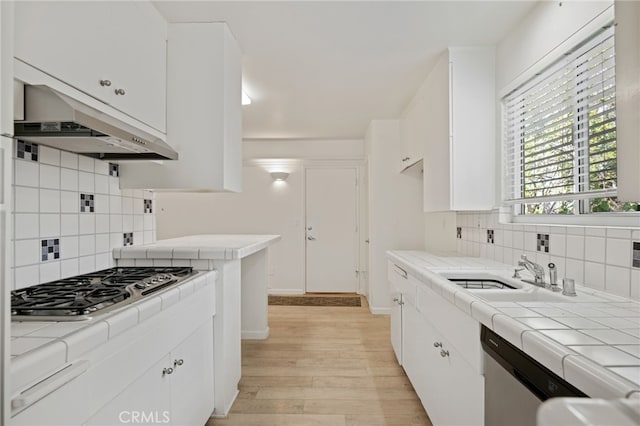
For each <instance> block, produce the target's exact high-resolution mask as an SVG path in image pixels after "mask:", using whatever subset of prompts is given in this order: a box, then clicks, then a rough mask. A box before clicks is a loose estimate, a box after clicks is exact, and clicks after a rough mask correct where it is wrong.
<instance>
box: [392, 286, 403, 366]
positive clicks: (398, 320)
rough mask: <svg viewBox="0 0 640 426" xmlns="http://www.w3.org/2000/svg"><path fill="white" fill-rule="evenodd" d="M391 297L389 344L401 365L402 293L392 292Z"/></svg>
mask: <svg viewBox="0 0 640 426" xmlns="http://www.w3.org/2000/svg"><path fill="white" fill-rule="evenodd" d="M391 297H392V301H391V346H392V347H393V352H395V354H396V359H397V360H398V364H400V365H402V303H403V302H402V294H401V293H398V292H394V293H392V294H391Z"/></svg>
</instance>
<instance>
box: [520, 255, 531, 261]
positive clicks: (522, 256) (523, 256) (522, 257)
mask: <svg viewBox="0 0 640 426" xmlns="http://www.w3.org/2000/svg"><path fill="white" fill-rule="evenodd" d="M520 259H522V260H524V261H525V262H526V261H527V260H529V259H527V255H526V254H524V253H522V254H521V255H520Z"/></svg>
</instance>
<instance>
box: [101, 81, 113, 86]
mask: <svg viewBox="0 0 640 426" xmlns="http://www.w3.org/2000/svg"><path fill="white" fill-rule="evenodd" d="M100 86H102V87H105V86H106V87H109V86H111V80H100Z"/></svg>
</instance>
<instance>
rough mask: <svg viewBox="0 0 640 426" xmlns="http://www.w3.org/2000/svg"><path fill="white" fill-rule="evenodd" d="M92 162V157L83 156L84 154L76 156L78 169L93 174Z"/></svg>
mask: <svg viewBox="0 0 640 426" xmlns="http://www.w3.org/2000/svg"><path fill="white" fill-rule="evenodd" d="M94 164H95V160H94V159H93V158H91V157H85V156H84V155H79V156H78V169H80V170H82V171H85V172H91V173H92V174H93V172H94V169H95V166H94Z"/></svg>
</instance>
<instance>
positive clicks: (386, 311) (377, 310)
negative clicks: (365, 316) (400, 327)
mask: <svg viewBox="0 0 640 426" xmlns="http://www.w3.org/2000/svg"><path fill="white" fill-rule="evenodd" d="M369 312H371V313H372V314H373V315H391V308H376V307H373V306H369Z"/></svg>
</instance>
